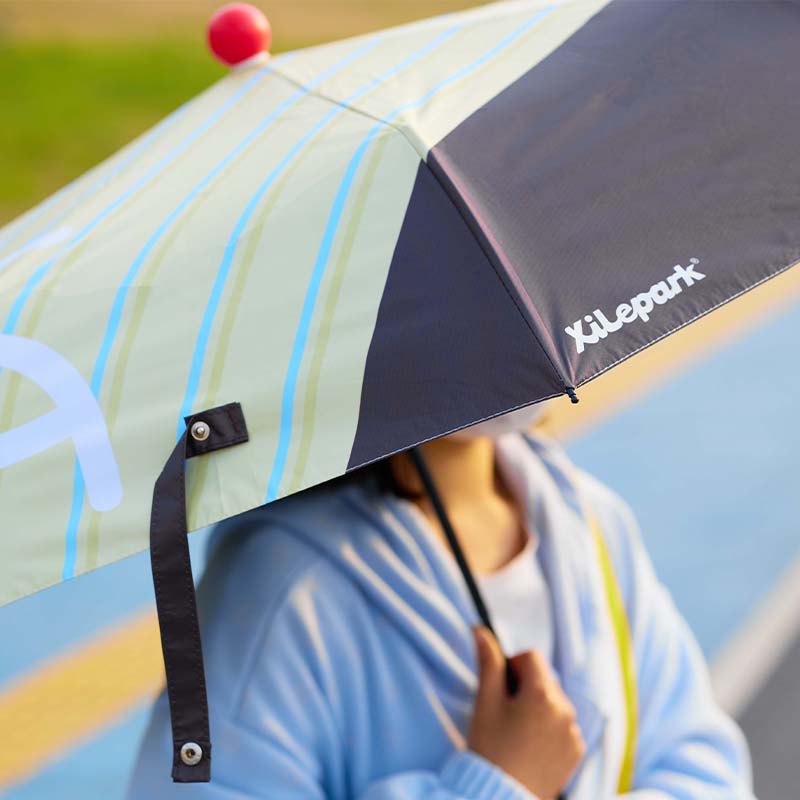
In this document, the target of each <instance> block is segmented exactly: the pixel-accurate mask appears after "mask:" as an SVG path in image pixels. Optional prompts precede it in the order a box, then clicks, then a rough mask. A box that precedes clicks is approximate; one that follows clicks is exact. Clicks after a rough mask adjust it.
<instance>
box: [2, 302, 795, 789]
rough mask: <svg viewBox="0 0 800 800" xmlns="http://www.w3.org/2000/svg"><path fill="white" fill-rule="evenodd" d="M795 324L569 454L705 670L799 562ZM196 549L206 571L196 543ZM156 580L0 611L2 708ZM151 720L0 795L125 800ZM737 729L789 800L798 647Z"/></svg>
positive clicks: (100, 576) (618, 419)
mask: <svg viewBox="0 0 800 800" xmlns="http://www.w3.org/2000/svg"><path fill="white" fill-rule="evenodd" d="M799 325H800V306H798V307H795V308H794V309H791V310H790V311H788V312H785V313H783V314H781V315H779V316H778V317H777V318H775V319H773V320H772V321H771V322H769V323H767V324H764V325H762V326H760V327H759V328H758V329H757V330H756V331H755V332H754V333H753V334H752V335H750V336H748V337H746V338H745V339H743V340H741V341H738V342H734V343H732V344H730V345H729V346H727V347H725V348H724V349H722V350H721V351H719V352H717V353H716V354H715V355H713V356H712V357H710V358H707V359H705V360H702V361H700V362H698V363H697V364H695V366H693V367H692V368H691V369H690V370H689V371H687V372H685V373H684V374H682V375H679V376H677V377H676V378H675V379H673V380H671V381H670V382H669V383H668V384H667V385H665V386H664V387H662V388H659V389H657V390H655V391H653V392H651V393H650V394H648V395H647V396H646V397H644V398H642V399H641V401H639V402H637V404H636V405H635V406H634V407H632V408H630V409H628V410H626V411H624V412H622V413H620V414H618V415H617V416H614V417H612V418H610V419H608V420H607V421H606V422H605V423H603V424H602V425H600V426H598V427H596V428H595V429H593V430H592V431H591V432H590V433H588V434H585V435H583V436H581V438H580V439H578V440H576V441H574V442H572V443H571V445H570V449H571V452H572V454H573V456H574V458H575V460H576V461H578V463H580V464H581V465H582V466H584V467H586V468H588V469H590V470H591V471H592V472H594V473H595V474H597V475H599V476H600V477H601V478H603V479H604V480H606V481H607V482H608V483H610V484H611V485H612V486H613V487H615V488H616V489H617V490H619V491H620V493H621V494H623V495H624V496H625V497H626V498H628V499H629V501H630V502H631V503H632V504H633V506H634V507H635V510H636V512H637V514H638V516H639V519H640V521H641V524H642V528H643V531H644V536H645V538H646V540H647V543H648V546H649V548H650V550H651V553H652V555H653V558H654V560H655V562H656V565H657V568H658V570H659V572H660V574H661V575H662V577H663V579H664V580H665V582H666V583H667V584H668V585H669V587H670V589H671V590H672V592H673V594H674V596H675V598H676V600H677V603H678V605H679V606H680V607H681V609H682V610H683V612H684V613H685V615H686V617H687V619H688V620H689V622H690V623H691V625H692V627H693V628H694V630H695V631H696V633H697V636H698V638H699V640H700V642H701V645H702V647H703V649H704V651H705V652H706V654H707V655H708V656H709V658H711V659H713V658H714V657H715V656H716V655H718V654H719V653H720V652H721V651H722V648H723V646H724V644H725V643H726V642H727V641H728V640H729V639H730V637H731V636H733V635H734V634H735V633H736V632H737V631H739V630H740V629H741V628H742V625H743V624H744V623H745V621H746V620H747V619H748V616H749V615H750V614H751V612H752V611H753V609H754V608H755V607H756V605H757V604H758V603H759V602H760V601H761V600H762V599H763V598H764V597H765V596H767V595H768V593H769V591H770V589H771V588H772V587H773V586H774V585H775V584H776V582H777V581H778V580H779V578H780V576H781V575H782V574H783V572H784V570H785V569H786V568H787V567H788V566H789V565H791V564H792V563H793V562H795V561H796V560H797V559H798V558H800V531H799V530H798V523H797V519H798V510H799V509H798V504H799V502H800V501H798V493H797V488H796V487H797V474H798V466H797V453H798V450H800V433H799V432H798V424H797V421H796V416H797V415H796V408H795V405H796V398H797V397H798V396H800V371H798V370H797V369H796V368H794V367H793V365H794V364H795V363H796V356H795V354H794V344H793V342H794V331H796V330H797V328H798V326H799ZM193 538H194V539H195V552H196V556H195V557H196V559H199V552H200V550H201V549H202V547H201V544H202V542H201V541H200V540H201V538H202V537H199V538H198V537H197V536H195V537H193ZM147 566H148V565H147V559H146V556H140V557H136V558H132V559H129V560H127V561H125V562H121V563H119V564H116V565H113V566H111V567H109V568H106V569H104V570H101V571H99V572H96V573H93V574H92V575H90V576H86V577H85V578H82V579H80V580H77V581H73V582H71V583H68V584H65V585H62V586H60V587H56V588H55V589H53V590H49V591H47V592H43V593H41V594H39V595H37V596H34V597H31V598H27V599H26V600H23V601H21V602H19V603H17V604H14V605H12V606H10V607H7V608H5V609H2V610H0V641H2V642H3V643H4V647H3V649H2V651H0V698H1V697H2V693H3V691H4V689H6V690H7V689H8V688H9V687H11V686H12V685H13V682H14V681H15V680H18V679H19V678H20V677H22V676H25V675H26V674H28V673H30V672H31V671H32V670H33V669H35V668H37V667H39V666H40V665H42V664H47V663H48V662H49V661H50V660H52V658H53V656H54V654H58V653H61V652H63V651H65V650H66V651H69V649H70V648H74V647H80V646H81V643H82V642H83V641H85V640H86V639H87V638H88V637H90V636H92V635H94V634H95V633H96V632H97V631H98V630H102V629H104V628H113V627H114V626H115V625H117V624H119V622H120V620H124V619H125V618H126V617H129V616H130V615H131V614H133V613H135V612H138V611H140V610H142V609H144V608H146V607H147V606H148V605H149V603H150V592H151V589H150V579H149V574H148V570H147ZM8 643H12V646H10V647H9V646H7V645H8ZM786 644H788V642H786ZM144 718H145V710H144V707H143V706H142V705H139V706H137V707H136V708H135V709H134V710H133V711H131V712H130V713H129V714H127V715H126V716H125V717H124V718H123V719H118V720H116V721H114V722H113V723H111V724H110V725H108V726H106V727H105V728H103V729H102V730H101V731H100V732H99V733H96V734H95V735H94V736H93V737H92V738H90V739H89V740H87V741H83V742H75V743H73V744H72V746H71V747H70V748H66V749H64V750H63V751H61V752H59V753H58V754H57V755H56V756H55V758H54V760H53V761H52V762H51V763H49V764H47V765H43V766H42V768H41V769H40V770H39V771H38V772H36V774H34V775H32V776H31V778H30V779H29V780H27V781H26V782H25V783H22V784H21V785H18V786H16V787H15V788H13V789H10V790H8V791H7V792H6V794H5V795H3V797H6V798H9V800H47V799H49V798H58V800H73V799H74V800H78V799H79V798H80V800H86V798H87V797H91V798H103V799H104V800H119V799H120V798H121V797H122V794H123V787H124V780H125V776H126V774H127V771H128V770H129V767H130V764H131V759H132V757H133V754H134V753H135V750H136V747H137V743H138V739H139V736H140V735H141V730H142V725H143V721H144ZM742 719H743V723H744V726H745V730H746V731H747V732H748V734H749V735H750V737H751V744H752V748H753V753H754V759H755V765H756V779H757V783H758V788H759V795H758V796H759V798H760V800H789V798H793V797H796V796H797V792H796V786H797V784H798V783H799V782H800V768H799V767H797V765H796V752H795V751H796V746H795V744H796V742H797V740H798V734H800V643H797V644H795V645H794V647H793V648H790V649H789V653H788V655H787V656H786V657H785V659H783V661H782V662H781V664H780V666H779V667H778V669H777V670H776V671H775V672H774V673H773V675H772V677H771V679H770V680H769V682H768V683H767V685H766V686H765V687H764V688H763V689H762V690H761V691H760V692H758V693H757V694H756V696H755V700H754V701H753V703H752V704H751V705H750V707H749V708H747V710H746V711H745V713H744V715H743V717H742Z"/></svg>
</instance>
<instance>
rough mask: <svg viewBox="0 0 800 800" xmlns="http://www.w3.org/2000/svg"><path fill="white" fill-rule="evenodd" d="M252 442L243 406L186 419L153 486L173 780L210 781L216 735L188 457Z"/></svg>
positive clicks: (153, 544) (153, 542)
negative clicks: (191, 532)
mask: <svg viewBox="0 0 800 800" xmlns="http://www.w3.org/2000/svg"><path fill="white" fill-rule="evenodd" d="M247 440H248V434H247V426H246V425H245V421H244V414H243V413H242V408H241V406H240V405H239V404H238V403H231V404H229V405H225V406H220V407H219V408H214V409H211V410H209V411H204V412H200V413H198V414H193V415H192V416H191V417H187V418H186V430H185V431H184V433H183V435H182V436H181V438H180V439H179V440H178V443H177V444H176V445H175V449H174V450H173V451H172V454H171V455H170V457H169V459H168V460H167V463H166V465H165V466H164V469H163V471H162V472H161V475H160V476H159V478H158V480H157V481H156V485H155V490H154V491H153V508H152V514H151V517H150V563H151V566H152V570H153V586H154V588H155V595H156V608H157V611H158V625H159V628H160V630H161V649H162V651H163V654H164V667H165V669H166V673H167V695H168V697H169V709H170V716H171V718H172V742H173V754H172V779H173V780H174V781H175V782H177V783H207V782H208V781H210V780H211V735H210V731H209V722H208V701H207V698H206V679H205V671H204V669H203V650H202V643H201V641H200V626H199V624H198V621H197V603H196V600H195V591H194V581H193V579H192V564H191V560H190V558H189V541H188V537H187V527H186V479H185V461H186V459H187V458H193V457H194V456H199V455H203V454H205V453H212V452H214V451H215V450H221V449H223V448H226V447H231V446H233V445H236V444H241V443H242V442H246V441H247Z"/></svg>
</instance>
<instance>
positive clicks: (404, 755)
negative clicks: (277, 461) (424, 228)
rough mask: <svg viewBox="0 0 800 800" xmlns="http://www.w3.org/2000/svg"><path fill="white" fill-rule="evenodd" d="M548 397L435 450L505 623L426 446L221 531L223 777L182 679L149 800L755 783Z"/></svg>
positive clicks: (215, 683)
mask: <svg viewBox="0 0 800 800" xmlns="http://www.w3.org/2000/svg"><path fill="white" fill-rule="evenodd" d="M539 413H540V412H539V408H538V407H536V406H534V407H531V408H528V409H523V410H521V411H516V412H513V413H511V414H507V415H505V416H503V417H500V418H497V419H494V420H491V421H488V422H484V423H481V424H479V425H477V426H474V427H473V428H471V429H467V430H466V431H462V432H460V433H456V434H451V435H450V436H446V437H443V438H441V439H438V440H436V441H432V442H429V443H428V444H426V445H424V446H422V448H421V450H422V453H423V454H424V457H425V459H426V462H427V464H428V468H429V471H430V473H431V475H432V476H433V477H434V479H435V483H436V485H437V487H438V490H439V493H440V495H441V498H442V499H443V501H444V503H445V505H446V508H447V511H448V514H449V517H450V519H451V521H452V523H453V527H454V528H455V530H456V531H457V532H458V537H459V540H460V542H461V546H462V549H463V552H464V555H465V558H466V560H467V561H468V562H469V565H470V567H471V568H472V571H473V572H474V573H475V574H476V575H477V578H476V580H477V582H478V584H479V587H480V589H481V590H482V594H483V597H484V599H485V602H486V605H487V606H488V609H489V611H490V613H491V615H492V617H493V620H494V626H493V627H494V631H495V633H496V637H495V635H493V634H492V633H491V632H490V631H489V630H488V629H487V628H485V627H482V626H480V625H477V619H478V617H477V614H476V610H475V606H474V604H473V602H472V600H471V597H470V594H469V592H468V590H467V588H466V585H465V582H464V580H463V579H462V575H461V574H460V572H459V570H458V568H457V565H456V561H455V559H454V558H453V555H452V554H451V552H450V551H449V549H448V548H447V545H446V544H445V538H444V532H443V529H442V526H441V524H440V520H439V517H438V516H437V514H436V513H435V511H434V507H433V506H432V504H431V500H430V497H429V495H428V494H427V493H426V492H425V491H424V490H423V486H422V484H421V482H420V476H419V474H418V472H417V471H416V470H415V468H414V466H413V465H412V461H411V459H410V458H409V456H408V454H400V455H397V456H393V457H392V458H391V459H389V460H388V461H386V462H382V463H381V464H379V465H377V466H373V467H369V468H366V469H365V470H362V471H360V472H358V473H354V474H352V475H350V476H348V477H346V478H343V479H339V480H336V481H333V482H331V483H329V484H325V485H322V486H320V487H317V488H315V489H312V490H308V491H306V492H302V493H300V494H297V495H294V496H292V497H289V498H286V499H284V500H281V501H278V502H275V503H272V504H270V505H269V506H265V507H262V508H259V509H257V510H254V511H251V512H248V513H246V514H243V515H241V516H239V517H237V518H235V519H233V520H229V521H228V522H226V523H223V524H222V525H220V526H219V527H218V530H217V531H216V533H215V535H214V537H213V539H212V543H211V545H210V548H211V555H210V565H209V568H208V570H207V573H206V575H205V576H204V578H203V580H202V582H201V586H200V589H199V604H200V615H201V620H202V625H203V639H204V645H205V648H204V649H205V655H206V671H207V680H208V690H209V704H210V715H211V727H212V741H213V757H212V780H211V783H209V784H192V785H175V784H172V783H171V782H170V779H169V767H170V764H171V757H172V756H171V738H170V722H169V713H168V708H167V703H166V698H165V697H164V696H163V695H162V697H161V698H160V699H159V700H158V701H157V702H156V704H155V706H154V709H153V713H152V717H151V720H150V724H149V727H148V730H147V732H146V734H145V736H144V739H143V744H142V747H141V751H140V755H139V760H138V763H137V766H136V768H135V770H134V774H133V778H132V781H131V785H130V789H129V795H128V796H129V798H131V800H139V799H140V798H142V799H144V798H147V800H156V799H157V798H172V797H187V796H191V797H198V798H209V800H212V799H213V800H223V799H224V800H234V798H237V800H238V799H243V798H269V800H301V799H302V800H490V798H491V800H553V798H556V797H559V796H563V797H567V798H569V800H609V799H610V798H614V797H617V796H620V795H622V794H624V795H625V796H626V797H630V798H632V799H635V800H689V799H691V800H723V799H724V800H747V798H752V790H751V779H750V767H749V761H748V754H747V750H746V747H745V744H744V741H743V738H742V736H741V734H740V732H739V731H738V729H737V728H736V726H735V724H734V723H733V722H732V721H731V720H730V719H728V718H727V717H726V716H725V714H724V713H723V712H722V711H721V710H720V709H719V708H718V707H717V705H716V704H715V702H714V699H713V697H712V692H711V687H710V682H709V677H708V674H707V670H706V667H705V665H704V662H703V659H702V656H701V654H700V651H699V649H698V647H697V645H696V643H695V641H694V639H693V637H692V635H691V633H690V631H689V630H688V627H687V625H686V624H685V622H684V621H683V619H682V618H681V617H680V615H679V613H678V612H677V610H676V608H675V607H674V605H673V603H672V601H671V599H670V597H669V595H668V593H667V591H666V590H665V589H664V587H663V586H662V585H660V584H659V582H658V580H657V578H656V576H655V574H654V571H653V568H652V566H651V563H650V561H649V560H648V557H647V555H646V553H645V550H644V548H643V545H642V543H641V541H640V538H639V534H638V532H637V529H636V525H635V523H634V520H633V518H632V515H631V513H630V511H629V510H628V508H627V507H626V506H625V505H624V504H623V502H622V501H621V500H620V499H619V498H618V497H616V496H615V495H614V494H613V493H612V492H611V491H610V490H609V489H607V488H606V487H604V486H603V485H601V484H600V483H599V482H598V481H596V480H595V479H593V478H592V477H590V476H589V475H587V474H585V473H583V472H580V471H578V470H577V469H576V468H575V467H574V466H573V465H572V464H571V463H570V462H569V460H568V458H567V456H566V454H565V453H564V452H563V450H562V449H561V448H560V447H559V446H558V445H557V444H556V443H555V442H553V441H551V440H549V439H548V438H547V437H545V436H543V435H542V434H541V433H538V432H534V433H529V432H528V431H529V430H530V427H531V425H532V423H533V422H534V421H535V418H536V417H537V416H538V415H539ZM615 598H616V599H617V602H616V603H615ZM498 640H499V641H498ZM503 651H505V653H507V654H509V655H511V656H512V658H511V659H510V662H509V663H510V669H511V671H512V672H513V674H514V676H515V678H516V683H517V688H516V691H515V692H513V693H512V692H511V691H510V690H509V686H508V685H507V681H506V667H505V659H504V655H503ZM626 665H627V669H626ZM626 773H627V774H626Z"/></svg>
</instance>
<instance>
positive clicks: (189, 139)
mask: <svg viewBox="0 0 800 800" xmlns="http://www.w3.org/2000/svg"><path fill="white" fill-rule="evenodd" d="M271 71H272V66H271V65H270V66H266V67H264V68H262V69H260V70H259V71H258V72H257V73H255V74H254V75H253V76H252V77H251V78H250V79H249V80H247V81H246V82H245V83H244V84H243V85H242V86H241V87H240V88H239V90H238V91H237V92H236V93H235V94H233V95H232V96H231V97H230V98H228V100H226V101H225V103H223V104H222V105H221V106H220V107H219V108H218V109H217V110H216V111H215V112H214V113H212V114H210V115H209V116H208V117H207V118H206V119H205V120H204V121H203V122H202V123H201V124H200V126H199V127H197V128H195V129H194V131H192V132H191V133H190V134H189V135H188V136H186V137H185V138H184V139H183V140H182V141H181V142H180V144H178V145H177V146H176V147H175V148H173V149H172V150H171V151H170V152H169V153H167V155H165V156H164V158H162V159H161V160H160V161H159V162H158V163H157V164H155V165H154V166H153V167H152V168H151V169H149V170H148V171H147V172H146V173H145V174H144V175H143V176H142V177H141V178H140V179H139V180H138V181H136V182H135V183H134V184H133V185H132V186H131V187H129V188H128V189H126V190H125V191H124V192H122V193H121V194H119V195H118V196H117V197H116V198H115V199H114V200H112V201H111V203H109V205H107V206H106V207H105V208H104V209H103V211H101V212H100V213H99V214H97V216H95V217H94V218H93V219H92V220H91V221H90V222H88V223H87V224H86V225H85V226H84V227H83V228H81V230H80V231H78V233H76V234H75V236H74V237H73V238H72V239H70V240H69V241H68V242H67V243H66V244H65V245H64V246H63V247H62V248H61V249H60V250H59V252H58V253H57V254H56V255H55V256H53V257H52V258H50V259H49V260H48V261H46V262H45V263H44V264H42V265H41V266H40V267H39V268H38V269H37V270H36V271H35V272H34V273H33V275H31V277H30V278H29V279H28V282H27V283H26V284H25V286H24V288H23V289H22V291H21V292H20V294H19V295H18V296H17V298H16V300H15V302H14V305H13V306H12V307H11V311H10V313H9V315H8V318H7V319H6V322H5V325H4V326H3V333H5V334H11V333H13V332H14V330H15V329H16V327H17V323H18V322H19V317H20V315H21V314H22V311H23V309H24V307H25V304H26V303H27V301H28V298H29V297H30V295H31V293H32V292H33V290H34V289H35V288H36V287H37V286H38V285H39V283H40V282H41V281H42V279H43V278H44V277H45V275H47V273H48V272H49V271H50V269H51V268H52V267H53V265H54V264H55V263H56V262H57V261H58V259H59V258H61V257H63V256H64V255H66V254H67V253H68V252H69V251H70V250H72V249H73V248H74V247H75V246H76V245H78V244H79V243H80V242H82V241H83V240H84V239H85V238H86V237H87V236H88V235H89V234H90V233H91V232H92V231H93V230H94V229H95V228H96V227H97V226H98V225H99V224H100V223H101V222H103V220H105V219H107V218H108V217H109V216H110V215H111V214H113V213H114V211H116V210H117V209H118V208H119V207H120V206H122V205H123V204H124V203H125V202H127V201H128V200H129V199H130V198H131V197H133V196H134V195H135V194H136V192H138V191H139V189H141V188H142V187H143V186H145V185H146V184H147V183H149V182H150V181H151V180H152V179H153V178H155V177H156V176H157V175H158V174H159V173H160V172H162V171H163V170H164V169H165V168H166V167H168V166H169V165H170V164H172V162H173V161H175V159H176V158H178V156H180V155H181V154H182V153H183V152H184V151H185V150H186V149H187V148H188V147H189V146H191V145H192V144H193V143H194V142H195V141H196V140H197V139H198V138H199V137H200V136H202V135H203V134H204V133H205V132H206V131H207V130H208V129H209V128H211V127H212V126H213V125H214V124H215V123H216V122H218V121H219V120H220V119H222V117H224V116H225V114H226V113H227V112H228V111H229V110H230V109H231V108H232V107H233V106H234V105H236V103H238V102H239V101H240V100H241V99H242V98H243V97H245V95H247V94H248V93H249V92H250V91H251V90H252V89H253V88H254V87H255V86H256V85H257V84H258V83H259V82H260V81H261V79H262V78H263V77H264V76H265V75H266V74H267V73H269V72H271Z"/></svg>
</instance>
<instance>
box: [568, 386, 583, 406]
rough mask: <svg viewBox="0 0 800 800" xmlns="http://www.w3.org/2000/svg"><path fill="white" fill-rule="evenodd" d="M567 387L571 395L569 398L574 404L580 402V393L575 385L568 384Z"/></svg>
mask: <svg viewBox="0 0 800 800" xmlns="http://www.w3.org/2000/svg"><path fill="white" fill-rule="evenodd" d="M565 388H566V391H567V394H568V395H569V399H570V400H572V403H573V405H574V404H576V403H580V400H578V393H577V392H576V391H575V387H574V386H567V387H565Z"/></svg>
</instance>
